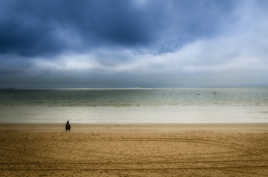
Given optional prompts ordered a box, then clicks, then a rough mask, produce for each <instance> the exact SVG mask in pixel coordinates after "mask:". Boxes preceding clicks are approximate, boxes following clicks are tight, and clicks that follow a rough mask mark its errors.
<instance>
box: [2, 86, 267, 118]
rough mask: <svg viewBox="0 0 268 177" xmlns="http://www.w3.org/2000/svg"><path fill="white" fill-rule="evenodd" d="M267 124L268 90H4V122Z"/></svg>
mask: <svg viewBox="0 0 268 177" xmlns="http://www.w3.org/2000/svg"><path fill="white" fill-rule="evenodd" d="M65 120H71V121H72V122H78V123H85V122H86V123H202V122H204V123H207V122H211V123H214V122H224V123H228V122H268V88H195V89H191V88H183V89H53V90H14V89H8V90H1V91H0V122H10V123H19V122H22V123H23V122H26V123H29V122H30V123H43V122H44V123H48V122H51V123H53V122H64V121H65Z"/></svg>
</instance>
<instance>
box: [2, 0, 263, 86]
mask: <svg viewBox="0 0 268 177" xmlns="http://www.w3.org/2000/svg"><path fill="white" fill-rule="evenodd" d="M267 7H268V6H267V3H266V2H265V1H212V0H205V1H186V0H185V1H176V0H168V1H152V0H129V1H125V0H122V1H119V0H118V1H116V3H115V2H114V1H108V0H98V1H81V2H79V3H74V2H72V1H27V2H26V3H25V2H22V1H14V0H12V1H1V2H0V10H1V12H0V27H1V28H0V64H1V65H0V73H1V76H0V81H1V83H2V85H1V87H136V86H144V87H181V86H182V87H192V86H193V87H198V86H215V87H216V86H247V85H266V84H268V82H267V79H266V77H265V75H266V74H268V71H267V68H268V62H267V57H268V55H267V53H266V51H267V46H268V44H267V41H266V40H265V36H267V35H268V34H267V31H268V23H267V22H266V19H267V17H268V14H267Z"/></svg>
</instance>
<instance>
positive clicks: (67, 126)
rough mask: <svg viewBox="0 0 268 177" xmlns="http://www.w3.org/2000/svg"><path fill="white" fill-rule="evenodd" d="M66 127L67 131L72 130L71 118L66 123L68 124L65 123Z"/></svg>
mask: <svg viewBox="0 0 268 177" xmlns="http://www.w3.org/2000/svg"><path fill="white" fill-rule="evenodd" d="M65 129H66V132H67V131H69V132H70V131H71V125H70V123H69V120H68V121H67V123H66V125H65Z"/></svg>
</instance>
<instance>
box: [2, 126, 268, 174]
mask: <svg viewBox="0 0 268 177" xmlns="http://www.w3.org/2000/svg"><path fill="white" fill-rule="evenodd" d="M0 176H1V177H13V176H19V177H23V176H27V177H33V176H43V177H44V176H68V177H70V176H120V177H123V176H133V177H134V176H135V177H137V176H150V177H156V176H159V177H160V176H168V177H169V176H170V177H171V176H172V177H173V176H180V177H181V176H214V177H215V176H217V177H221V176H235V177H239V176H241V177H242V176H243V177H246V176H250V177H251V176H254V177H255V176H263V177H264V176H268V124H181V125H180V124H174V125H172V124H155V125H153V124H142V125H138V124H136V125H135V124H133V125H89V124H88V125H84V124H73V125H72V130H71V132H70V133H66V132H65V130H64V125H63V124H2V125H0Z"/></svg>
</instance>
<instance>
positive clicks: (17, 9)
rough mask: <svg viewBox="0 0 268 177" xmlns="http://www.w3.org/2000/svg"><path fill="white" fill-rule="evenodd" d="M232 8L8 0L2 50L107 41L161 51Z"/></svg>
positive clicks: (0, 33) (121, 0)
mask: <svg viewBox="0 0 268 177" xmlns="http://www.w3.org/2000/svg"><path fill="white" fill-rule="evenodd" d="M232 8H233V3H231V2H227V1H224V3H222V2H221V3H215V1H211V0H204V1H195V2H193V1H186V0H185V1H176V0H174V1H173V0H169V1H152V0H147V1H145V0H137V1H135V0H129V1H127V0H116V1H110V0H95V1H93V0H91V1H79V2H76V1H64V0H56V1H54V0H46V1H36V0H28V1H20V0H6V1H1V7H0V10H1V13H0V16H1V17H0V27H1V28H0V53H1V54H17V55H22V56H40V55H55V54H58V53H61V52H62V51H66V50H76V51H79V50H90V49H92V48H96V47H108V48H109V47H110V46H112V47H114V46H120V47H128V48H129V47H130V48H136V49H139V48H145V49H148V48H149V49H150V50H154V51H156V52H157V51H158V50H159V51H160V52H161V51H166V50H169V49H173V48H175V47H177V46H178V45H182V44H183V43H184V42H188V41H191V40H193V39H195V38H197V37H202V36H210V35H213V34H215V32H216V31H217V24H218V23H220V22H221V21H222V19H221V18H222V17H226V16H227V14H228V12H229V11H230V10H231V9H232ZM219 14H220V15H221V17H220V18H219Z"/></svg>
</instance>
